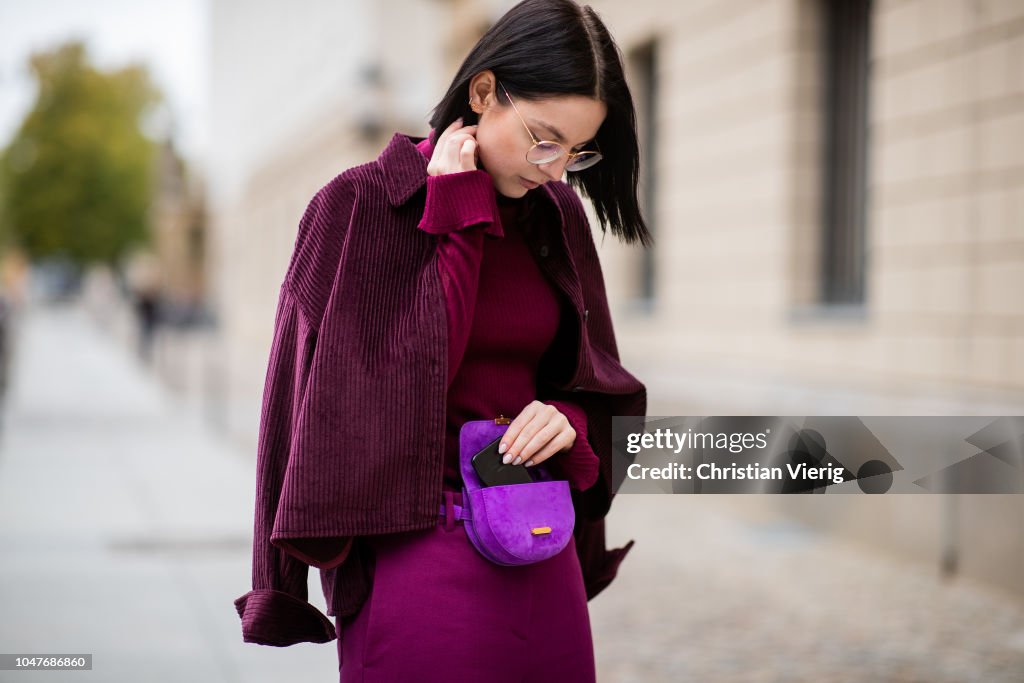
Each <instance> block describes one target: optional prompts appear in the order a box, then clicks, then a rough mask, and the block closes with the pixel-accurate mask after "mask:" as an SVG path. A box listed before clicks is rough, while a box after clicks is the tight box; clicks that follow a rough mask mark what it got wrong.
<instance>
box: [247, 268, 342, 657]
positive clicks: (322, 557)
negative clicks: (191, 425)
mask: <svg viewBox="0 0 1024 683" xmlns="http://www.w3.org/2000/svg"><path fill="white" fill-rule="evenodd" d="M315 339H316V333H315V328H314V326H313V325H311V324H310V323H309V321H308V320H307V319H306V318H305V316H303V315H302V313H301V311H300V309H299V306H298V304H297V301H296V299H295V296H294V294H293V293H292V291H291V289H290V287H289V285H288V282H287V281H286V282H285V283H284V284H283V285H282V286H281V290H280V295H279V299H278V304H277V314H276V317H275V322H274V335H273V343H272V345H271V351H270V360H269V363H268V369H267V375H266V382H265V384H264V388H263V402H262V411H261V416H260V427H259V439H258V445H257V454H256V510H255V516H254V524H253V551H252V553H253V554H252V590H250V591H249V592H248V593H246V594H245V595H242V596H241V597H239V598H237V599H236V600H235V609H236V610H237V612H238V615H239V617H240V618H241V620H242V639H243V641H244V642H247V643H257V644H260V645H275V646H279V647H281V646H287V645H293V644H295V643H299V642H314V643H325V642H328V641H330V640H332V639H334V638H335V637H336V633H335V629H334V625H333V624H332V623H331V621H330V620H329V619H328V618H327V617H326V616H325V615H324V614H323V613H321V612H320V610H318V609H317V608H316V607H314V606H313V605H311V604H310V603H309V602H308V596H307V583H306V582H307V577H308V571H309V566H310V565H317V566H322V567H324V568H329V567H331V566H337V565H338V564H340V563H341V562H342V560H344V558H345V557H346V556H347V554H348V551H349V549H350V548H351V545H352V539H351V538H333V539H331V538H326V539H304V540H303V545H299V546H297V545H296V544H297V543H298V541H276V540H275V541H271V533H272V531H273V527H274V518H275V514H276V512H277V507H278V501H279V499H280V495H281V487H282V485H283V482H284V477H285V471H286V468H287V465H288V461H289V458H290V447H289V445H290V443H291V436H292V431H293V427H294V425H295V423H296V421H297V419H298V413H299V410H300V407H301V405H302V396H303V392H304V389H305V385H306V379H307V377H308V371H309V367H310V359H311V357H312V352H313V346H314V344H315Z"/></svg>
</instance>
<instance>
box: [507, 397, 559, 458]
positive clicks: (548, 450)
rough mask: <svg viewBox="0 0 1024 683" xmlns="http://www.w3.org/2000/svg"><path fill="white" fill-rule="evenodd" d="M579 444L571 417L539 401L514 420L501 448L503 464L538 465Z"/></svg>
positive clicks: (528, 406) (533, 402)
mask: <svg viewBox="0 0 1024 683" xmlns="http://www.w3.org/2000/svg"><path fill="white" fill-rule="evenodd" d="M574 443H576V430H575V429H573V428H572V425H570V424H569V418H567V417H566V416H565V415H564V414H562V413H561V412H560V411H559V410H558V408H555V407H554V406H552V405H548V404H547V403H541V402H540V401H532V402H531V403H530V404H529V405H527V406H526V407H525V408H523V411H522V412H521V413H519V415H517V416H516V419H514V420H512V423H511V424H510V425H509V426H508V429H507V430H505V435H504V436H503V437H502V439H501V442H500V443H499V445H498V453H503V454H504V457H503V458H502V462H504V463H505V464H506V465H507V464H509V463H512V464H513V465H518V464H519V463H523V464H525V465H526V466H527V467H532V466H533V465H538V464H540V463H542V462H544V461H545V460H547V459H548V458H550V457H551V456H552V455H554V454H555V453H558V452H559V451H565V450H569V449H570V448H572V445H573V444H574Z"/></svg>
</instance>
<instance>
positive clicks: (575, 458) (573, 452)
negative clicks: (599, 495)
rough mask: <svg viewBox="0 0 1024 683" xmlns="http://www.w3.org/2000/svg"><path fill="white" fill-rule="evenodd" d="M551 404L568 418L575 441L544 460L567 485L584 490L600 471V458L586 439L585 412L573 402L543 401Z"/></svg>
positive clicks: (593, 482)
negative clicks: (573, 431)
mask: <svg viewBox="0 0 1024 683" xmlns="http://www.w3.org/2000/svg"><path fill="white" fill-rule="evenodd" d="M544 403H547V404H548V405H553V406H554V407H555V408H557V409H558V411H559V412H561V413H562V414H563V415H565V417H566V418H567V419H568V420H569V424H570V425H572V428H573V429H574V430H575V431H576V441H575V442H574V443H573V445H572V448H570V449H569V450H567V451H562V452H560V453H556V454H555V455H554V456H552V457H551V458H548V460H546V461H545V462H546V463H550V464H551V466H552V467H553V469H554V470H555V471H556V472H557V473H558V474H559V475H560V476H562V477H563V478H565V479H567V480H568V481H569V486H570V487H572V488H574V489H577V490H579V491H586V490H587V489H589V488H590V487H591V486H593V485H594V484H595V483H597V478H598V476H599V475H600V472H601V460H600V458H599V457H598V456H597V454H596V453H594V449H593V448H592V447H591V445H590V442H589V441H588V440H587V414H586V413H585V412H584V411H583V409H582V408H580V407H579V406H578V405H576V404H575V403H572V402H569V401H544Z"/></svg>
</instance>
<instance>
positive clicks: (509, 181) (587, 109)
mask: <svg viewBox="0 0 1024 683" xmlns="http://www.w3.org/2000/svg"><path fill="white" fill-rule="evenodd" d="M496 89H497V90H496ZM497 92H500V93H501V100H502V102H506V98H505V93H504V91H502V90H501V86H500V85H498V83H497V81H496V80H495V78H494V74H493V72H491V71H484V72H481V73H480V74H478V75H477V76H475V77H474V78H473V80H472V81H471V82H470V95H471V99H472V101H473V102H474V103H478V104H479V103H481V102H482V103H484V107H485V109H484V111H483V113H482V114H480V116H479V119H480V120H479V123H478V124H477V131H476V140H477V151H478V154H479V167H480V168H483V170H485V171H487V173H488V174H489V175H490V176H491V177H492V178H493V179H494V187H495V189H496V190H497V192H498V193H500V194H502V195H504V196H506V197H522V196H523V195H525V194H526V193H527V192H528V191H529V190H530V189H533V187H534V186H532V185H531V187H527V186H526V185H524V184H523V182H522V181H523V180H527V181H530V182H531V183H536V184H537V185H543V184H544V183H546V182H548V181H549V180H560V179H561V178H562V176H563V174H564V173H565V165H566V164H568V163H569V157H568V156H563V157H562V158H561V159H557V160H555V161H552V162H550V163H547V164H540V165H538V164H532V163H530V162H529V161H527V160H526V153H527V152H528V151H529V150H530V147H532V146H533V140H531V139H530V133H529V132H527V130H526V127H525V126H523V121H525V122H526V125H527V126H529V127H530V130H531V131H533V134H534V136H536V138H537V139H538V140H552V141H554V142H560V143H562V144H563V145H564V146H565V147H566V148H567V149H570V150H572V151H579V150H581V149H583V147H584V145H586V144H587V143H591V144H590V145H589V147H588V148H589V149H594V146H593V143H592V140H593V138H594V137H595V136H596V135H597V130H598V129H599V128H600V127H601V123H602V122H604V117H605V115H606V114H607V111H608V109H607V106H606V105H605V104H604V102H601V101H599V100H595V99H591V98H589V97H583V96H582V95H559V96H557V97H552V98H549V99H545V100H540V101H530V100H524V99H522V98H518V97H516V96H515V95H513V96H512V101H513V102H514V103H515V107H516V108H513V107H512V105H510V104H507V103H506V105H505V106H500V105H498V104H497V98H496V93H497ZM516 109H518V110H519V114H520V115H522V118H523V121H520V119H519V115H517V114H516ZM559 133H561V135H559Z"/></svg>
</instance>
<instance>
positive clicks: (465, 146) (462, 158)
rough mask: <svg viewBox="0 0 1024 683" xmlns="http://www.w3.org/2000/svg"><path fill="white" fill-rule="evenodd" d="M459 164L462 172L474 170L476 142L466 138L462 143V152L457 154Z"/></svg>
mask: <svg viewBox="0 0 1024 683" xmlns="http://www.w3.org/2000/svg"><path fill="white" fill-rule="evenodd" d="M459 162H460V163H461V165H462V170H463V171H472V170H473V169H475V168H476V140H474V139H473V138H468V139H466V140H464V141H463V143H462V150H461V151H460V152H459Z"/></svg>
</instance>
